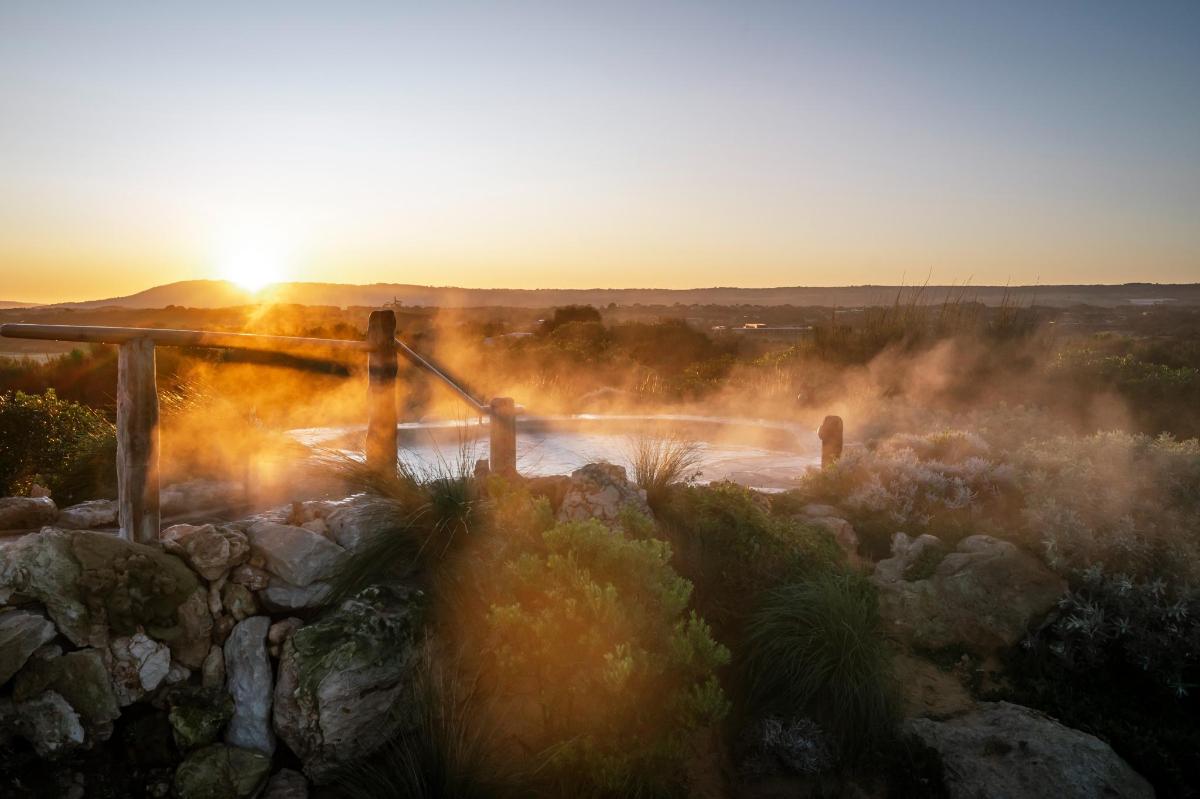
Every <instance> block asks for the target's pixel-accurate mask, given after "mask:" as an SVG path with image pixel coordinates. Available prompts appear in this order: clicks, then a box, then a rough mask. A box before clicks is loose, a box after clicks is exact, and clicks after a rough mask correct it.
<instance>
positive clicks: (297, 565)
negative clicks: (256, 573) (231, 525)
mask: <svg viewBox="0 0 1200 799" xmlns="http://www.w3.org/2000/svg"><path fill="white" fill-rule="evenodd" d="M247 534H248V536H249V538H250V546H251V548H252V549H253V551H254V552H255V553H256V554H258V555H260V556H261V557H262V559H263V561H264V562H265V564H266V570H267V571H269V572H270V573H271V574H273V575H275V576H277V577H279V578H281V579H283V580H285V581H287V582H288V583H291V584H292V585H294V586H298V587H300V588H303V587H305V586H308V585H310V584H312V583H314V582H316V581H318V580H326V579H328V578H329V577H331V576H332V575H333V573H334V572H335V571H336V570H337V568H338V567H339V566H340V565H341V564H342V562H343V561H344V560H345V558H346V550H344V549H342V548H341V547H340V546H338V545H337V544H335V543H333V542H331V541H330V540H329V539H327V538H325V536H323V535H318V534H317V533H314V532H311V531H309V530H305V529H304V528H303V527H294V526H292V525H289V524H275V523H273V522H258V523H257V524H254V525H252V526H251V527H250V529H249V530H248V531H247Z"/></svg>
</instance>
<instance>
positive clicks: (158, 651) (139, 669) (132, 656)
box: [106, 633, 171, 707]
mask: <svg viewBox="0 0 1200 799" xmlns="http://www.w3.org/2000/svg"><path fill="white" fill-rule="evenodd" d="M108 652H109V656H108V658H107V663H106V665H107V666H108V671H109V674H110V675H111V676H112V685H113V689H114V690H115V691H116V694H117V702H118V703H119V704H120V705H121V707H125V706H126V705H131V704H133V703H134V702H136V701H138V700H139V699H141V698H142V697H143V696H145V695H146V694H147V693H148V692H149V691H153V690H154V689H156V688H158V686H159V685H160V684H162V682H163V680H165V679H166V677H167V674H168V673H169V672H170V670H171V650H170V649H169V648H167V646H166V645H165V644H161V643H159V642H158V641H155V640H154V639H152V638H150V637H149V636H147V635H146V634H145V633H135V634H133V635H130V636H121V637H119V638H114V639H113V640H112V643H111V644H109V647H108Z"/></svg>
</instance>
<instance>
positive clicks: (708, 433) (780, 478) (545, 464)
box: [291, 414, 821, 491]
mask: <svg viewBox="0 0 1200 799" xmlns="http://www.w3.org/2000/svg"><path fill="white" fill-rule="evenodd" d="M399 432H400V458H401V459H403V460H404V461H406V462H407V463H409V464H410V465H412V466H413V467H415V468H416V469H418V470H423V471H424V470H435V469H437V468H439V467H441V466H443V465H449V466H456V465H457V464H458V463H460V462H465V463H467V464H474V462H475V461H476V460H477V459H479V458H486V457H488V436H487V422H486V421H483V422H479V421H477V420H467V421H428V422H406V423H403V424H401V425H400V426H399ZM291 435H292V437H293V438H294V439H295V440H296V441H298V442H299V443H302V444H304V445H306V446H319V447H325V448H330V449H337V450H341V451H343V452H346V453H349V454H355V455H358V454H361V452H362V449H363V436H364V428H363V427H321V428H307V429H301V430H293V431H291ZM659 435H668V436H670V435H675V436H680V437H682V438H685V439H687V440H689V441H694V442H696V445H697V447H698V448H699V454H700V464H699V466H698V467H697V469H698V471H699V472H700V474H699V476H698V478H697V480H698V482H702V483H707V482H714V481H718V480H732V481H734V482H736V483H741V484H742V485H746V486H750V487H752V488H758V489H763V490H768V491H779V490H783V489H786V488H788V487H790V486H791V485H792V483H793V481H794V480H795V479H796V477H798V476H799V475H801V474H803V473H804V472H805V470H807V469H808V468H810V467H813V466H819V465H820V462H821V443H820V441H819V440H818V439H817V435H816V433H815V431H812V430H808V429H805V428H802V427H800V426H799V425H793V424H787V423H783V422H777V421H766V420H757V419H738V418H726V417H709V416H684V415H654V416H633V415H629V416H612V415H605V416H601V415H595V414H579V415H574V416H538V417H520V418H518V420H517V468H518V470H519V471H520V472H521V473H522V474H526V475H551V474H569V473H570V472H572V471H573V470H575V469H578V468H579V467H580V466H582V465H584V464H586V463H591V462H593V461H609V462H611V463H619V464H622V465H624V466H628V465H629V457H630V450H631V447H632V445H633V442H634V441H636V439H637V438H638V437H640V436H659Z"/></svg>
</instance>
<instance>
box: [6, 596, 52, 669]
mask: <svg viewBox="0 0 1200 799" xmlns="http://www.w3.org/2000/svg"><path fill="white" fill-rule="evenodd" d="M57 634H58V633H57V631H56V630H55V629H54V624H53V623H52V622H51V621H49V620H48V619H44V618H42V617H41V616H38V615H37V614H35V613H26V612H24V611H21V610H14V611H10V612H8V613H0V685H4V683H6V682H8V681H9V680H10V679H11V678H12V676H13V675H14V674H16V673H17V672H18V671H20V669H21V667H22V666H24V665H25V661H27V660H28V659H29V656H30V655H32V654H33V653H34V651H35V650H37V649H38V647H40V646H41V645H42V644H44V643H46V642H48V641H50V640H51V639H52V638H54V636H55V635H57Z"/></svg>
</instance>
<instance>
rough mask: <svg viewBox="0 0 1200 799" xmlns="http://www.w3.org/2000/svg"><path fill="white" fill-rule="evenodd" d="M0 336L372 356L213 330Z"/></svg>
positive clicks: (26, 327) (362, 347)
mask: <svg viewBox="0 0 1200 799" xmlns="http://www.w3.org/2000/svg"><path fill="white" fill-rule="evenodd" d="M0 336H7V337H8V338H30V339H39V340H43V341H81V342H87V343H92V344H125V343H127V342H130V341H134V340H135V339H143V338H148V339H151V340H152V341H153V342H154V343H155V345H157V346H164V347H214V348H219V349H235V350H259V351H262V352H313V351H319V350H350V351H352V352H369V351H370V349H371V345H370V344H369V343H368V342H366V341H350V340H347V339H339V338H304V337H301V336H267V335H262V334H259V333H219V332H214V331H211V330H174V329H171V328H159V327H104V326H99V325H95V326H89V325H31V324H24V323H10V324H6V325H0Z"/></svg>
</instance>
